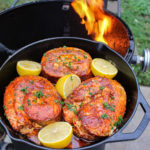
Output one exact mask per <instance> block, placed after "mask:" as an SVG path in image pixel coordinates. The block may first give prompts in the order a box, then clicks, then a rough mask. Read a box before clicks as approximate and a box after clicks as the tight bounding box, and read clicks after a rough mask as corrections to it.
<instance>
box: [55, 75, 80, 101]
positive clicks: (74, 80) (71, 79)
mask: <svg viewBox="0 0 150 150" xmlns="http://www.w3.org/2000/svg"><path fill="white" fill-rule="evenodd" d="M80 83H81V80H80V78H79V77H78V76H77V75H75V74H69V75H65V76H63V77H61V78H60V79H59V80H58V81H57V83H56V89H57V91H58V93H59V94H60V95H61V97H62V98H64V99H66V98H67V96H68V95H70V94H71V93H72V91H73V90H74V89H75V88H76V87H78V86H79V84H80Z"/></svg>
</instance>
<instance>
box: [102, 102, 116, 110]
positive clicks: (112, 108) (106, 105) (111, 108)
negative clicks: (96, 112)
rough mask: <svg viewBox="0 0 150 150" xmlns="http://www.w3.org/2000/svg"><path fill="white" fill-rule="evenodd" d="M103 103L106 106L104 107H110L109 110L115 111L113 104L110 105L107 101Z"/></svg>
mask: <svg viewBox="0 0 150 150" xmlns="http://www.w3.org/2000/svg"><path fill="white" fill-rule="evenodd" d="M103 105H104V107H105V108H106V109H110V110H112V111H113V112H115V109H114V108H115V106H113V107H112V106H110V105H109V104H108V103H103Z"/></svg>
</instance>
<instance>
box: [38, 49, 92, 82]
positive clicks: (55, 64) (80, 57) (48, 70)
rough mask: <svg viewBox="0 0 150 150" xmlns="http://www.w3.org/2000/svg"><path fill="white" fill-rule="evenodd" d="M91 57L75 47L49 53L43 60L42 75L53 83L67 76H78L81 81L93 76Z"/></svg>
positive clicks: (53, 50)
mask: <svg viewBox="0 0 150 150" xmlns="http://www.w3.org/2000/svg"><path fill="white" fill-rule="evenodd" d="M91 62H92V58H91V56H90V55H89V54H88V53H87V52H85V51H83V50H81V49H79V48H74V47H60V48H55V49H52V50H49V51H47V52H46V53H45V54H44V55H43V57H42V60H41V65H42V74H43V75H44V76H45V77H46V78H48V79H49V80H50V81H52V82H54V81H55V82H56V81H57V80H58V78H60V77H62V76H64V75H66V74H72V73H73V74H76V75H78V76H79V77H80V78H81V80H85V79H88V78H90V77H91V76H92V73H91V69H90V64H91Z"/></svg>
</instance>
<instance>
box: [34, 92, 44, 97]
mask: <svg viewBox="0 0 150 150" xmlns="http://www.w3.org/2000/svg"><path fill="white" fill-rule="evenodd" d="M34 95H35V96H36V97H37V98H40V97H42V96H44V94H43V93H42V92H41V91H38V92H36V94H34Z"/></svg>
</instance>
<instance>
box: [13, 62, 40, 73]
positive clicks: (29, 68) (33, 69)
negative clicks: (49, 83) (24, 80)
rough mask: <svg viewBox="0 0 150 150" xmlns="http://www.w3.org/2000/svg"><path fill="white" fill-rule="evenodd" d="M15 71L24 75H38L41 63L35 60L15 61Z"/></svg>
mask: <svg viewBox="0 0 150 150" xmlns="http://www.w3.org/2000/svg"><path fill="white" fill-rule="evenodd" d="M16 69H17V73H18V74H19V75H20V76H24V75H39V74H40V72H41V64H40V63H37V62H35V61H29V60H21V61H18V62H17V66H16Z"/></svg>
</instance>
